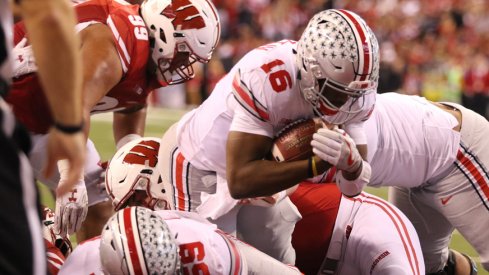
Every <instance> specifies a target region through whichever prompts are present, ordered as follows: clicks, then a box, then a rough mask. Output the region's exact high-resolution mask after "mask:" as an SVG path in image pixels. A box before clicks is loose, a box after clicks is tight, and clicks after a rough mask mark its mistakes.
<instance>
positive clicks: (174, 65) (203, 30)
mask: <svg viewBox="0 0 489 275" xmlns="http://www.w3.org/2000/svg"><path fill="white" fill-rule="evenodd" d="M141 16H142V17H143V20H144V22H145V23H146V26H147V28H148V31H149V37H150V43H151V47H152V50H153V52H152V55H151V57H152V59H153V61H154V62H155V63H156V66H157V71H156V74H157V77H158V80H159V82H160V84H162V85H164V86H166V85H171V84H178V83H182V82H185V81H187V80H189V79H191V78H193V76H194V70H193V68H192V64H193V63H195V62H197V61H198V62H202V63H207V62H208V61H209V60H210V58H211V56H212V52H213V51H214V49H215V48H216V46H217V43H218V41H219V37H220V36H221V24H220V21H219V16H218V13H217V10H216V8H215V7H214V4H212V2H211V1H209V0H145V1H144V2H143V3H142V4H141Z"/></svg>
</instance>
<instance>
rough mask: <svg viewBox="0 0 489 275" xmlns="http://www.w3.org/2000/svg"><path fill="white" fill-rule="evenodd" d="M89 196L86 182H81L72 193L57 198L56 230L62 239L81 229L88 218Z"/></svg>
mask: <svg viewBox="0 0 489 275" xmlns="http://www.w3.org/2000/svg"><path fill="white" fill-rule="evenodd" d="M87 211H88V196H87V188H86V187H85V182H84V181H82V182H79V183H78V184H77V185H76V186H75V187H74V188H73V189H72V190H71V191H69V192H67V193H65V194H64V195H61V196H57V197H56V210H55V219H54V228H55V230H56V232H57V233H58V234H59V235H60V236H61V237H66V235H67V234H70V235H71V234H73V233H75V232H76V231H77V230H78V229H80V227H81V225H82V223H83V221H84V220H85V218H86V217H87Z"/></svg>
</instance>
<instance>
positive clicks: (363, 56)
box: [338, 10, 372, 81]
mask: <svg viewBox="0 0 489 275" xmlns="http://www.w3.org/2000/svg"><path fill="white" fill-rule="evenodd" d="M338 11H339V12H340V13H342V14H343V15H345V16H346V17H347V18H348V19H349V20H346V21H348V22H351V24H352V25H353V27H354V29H355V30H356V32H357V33H358V35H359V36H360V41H358V39H357V47H358V55H359V56H358V58H359V67H358V70H359V71H358V74H359V76H360V79H358V80H361V81H363V80H366V78H367V75H369V73H368V72H369V68H370V65H371V63H372V62H371V59H372V54H371V52H372V49H371V45H369V41H368V40H367V35H366V31H365V26H364V25H363V24H362V23H361V22H359V21H358V20H357V18H356V17H355V16H353V15H352V14H351V13H350V12H348V11H346V10H338ZM355 37H357V36H355ZM362 63H363V66H362ZM360 67H362V68H360Z"/></svg>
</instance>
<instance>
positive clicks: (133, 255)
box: [122, 207, 145, 274]
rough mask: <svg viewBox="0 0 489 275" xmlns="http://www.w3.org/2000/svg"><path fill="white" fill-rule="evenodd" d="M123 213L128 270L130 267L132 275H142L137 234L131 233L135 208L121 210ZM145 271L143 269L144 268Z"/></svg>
mask: <svg viewBox="0 0 489 275" xmlns="http://www.w3.org/2000/svg"><path fill="white" fill-rule="evenodd" d="M122 211H123V213H122V214H123V220H124V228H123V230H124V231H125V235H126V238H127V248H128V251H127V252H128V253H129V259H128V260H130V261H131V264H130V265H129V269H131V265H132V270H130V271H134V273H132V274H143V268H142V264H143V263H141V261H140V260H139V251H138V246H137V244H136V243H137V241H136V235H137V234H138V232H134V231H133V222H134V223H136V221H135V220H133V219H135V218H136V217H135V216H136V208H135V207H131V208H125V209H123V210H122ZM135 227H137V224H135ZM144 270H145V268H144Z"/></svg>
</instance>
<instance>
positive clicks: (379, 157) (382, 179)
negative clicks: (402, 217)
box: [364, 93, 489, 272]
mask: <svg viewBox="0 0 489 275" xmlns="http://www.w3.org/2000/svg"><path fill="white" fill-rule="evenodd" d="M446 105H450V106H453V107H454V108H455V109H458V110H459V111H460V112H461V114H462V124H461V129H460V131H456V130H453V129H454V128H455V127H456V126H457V125H458V122H457V120H456V118H455V117H454V116H453V115H452V114H450V113H448V112H446V111H444V110H442V109H441V108H439V107H437V106H435V105H434V104H432V103H430V102H429V101H427V100H426V99H424V98H421V97H417V96H407V95H401V94H396V93H388V94H382V95H378V96H377V103H376V107H375V110H374V111H373V113H372V116H371V118H370V119H369V120H368V121H367V122H366V123H365V125H364V126H365V132H366V133H367V140H368V143H367V145H368V154H369V156H368V160H369V162H370V165H371V167H372V177H371V180H370V185H372V186H393V187H392V188H391V190H390V194H389V200H390V201H391V202H393V203H394V204H395V205H396V206H397V207H399V209H401V210H402V211H403V213H405V214H406V215H407V216H408V217H409V219H410V220H411V221H412V222H413V224H414V226H415V227H416V230H417V232H418V235H419V238H420V240H421V243H422V244H423V253H424V258H425V263H426V270H427V272H436V271H438V270H441V269H442V268H443V266H444V264H445V263H446V260H447V257H448V245H449V242H450V238H451V235H452V232H453V230H454V229H457V230H458V231H459V232H460V233H461V234H462V235H463V236H464V238H465V239H466V240H467V241H469V243H471V245H472V246H473V247H474V248H475V249H476V250H477V252H478V253H479V256H480V258H481V262H482V264H483V266H484V267H485V268H486V269H488V270H489V231H487V230H486V229H487V228H488V227H489V186H488V184H489V170H488V166H489V139H488V138H487V137H488V136H489V122H487V120H486V119H485V118H484V117H482V116H480V115H478V114H476V113H475V112H473V111H471V110H468V109H466V108H464V107H462V106H460V105H458V104H454V103H446ZM474 217H476V218H474Z"/></svg>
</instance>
